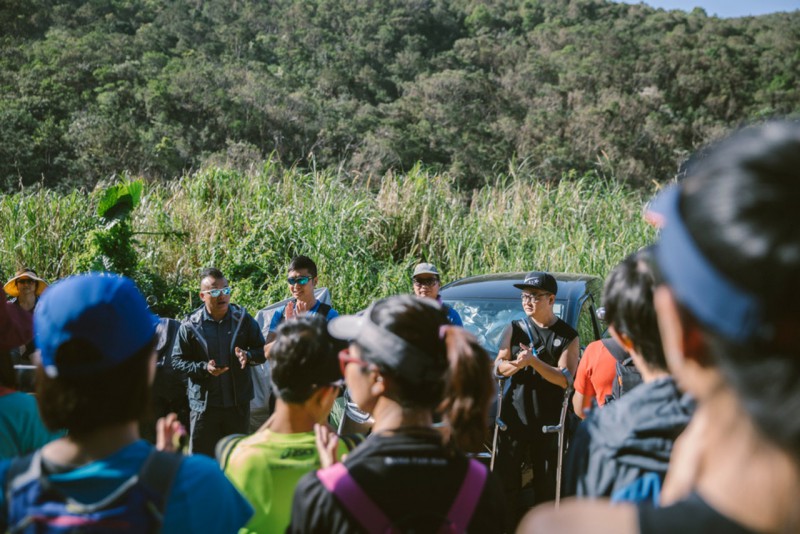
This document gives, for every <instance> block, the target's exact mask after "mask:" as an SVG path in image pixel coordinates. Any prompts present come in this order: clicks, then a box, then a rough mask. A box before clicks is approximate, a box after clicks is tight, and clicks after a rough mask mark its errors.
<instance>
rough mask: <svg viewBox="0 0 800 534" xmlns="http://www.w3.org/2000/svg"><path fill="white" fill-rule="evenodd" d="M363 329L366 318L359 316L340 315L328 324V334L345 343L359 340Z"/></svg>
mask: <svg viewBox="0 0 800 534" xmlns="http://www.w3.org/2000/svg"><path fill="white" fill-rule="evenodd" d="M363 328H364V317H362V316H359V315H340V316H338V317H334V318H333V319H331V320H330V322H328V333H329V334H330V335H331V336H333V337H335V338H336V339H341V340H344V341H350V340H351V339H355V338H357V337H358V334H359V333H360V332H361V330H362V329H363Z"/></svg>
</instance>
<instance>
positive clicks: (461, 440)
mask: <svg viewBox="0 0 800 534" xmlns="http://www.w3.org/2000/svg"><path fill="white" fill-rule="evenodd" d="M439 333H440V336H441V337H442V338H443V339H444V342H445V346H446V347H447V360H448V363H449V366H448V370H447V373H446V374H445V389H444V400H443V401H442V403H441V404H440V405H439V411H440V412H441V413H442V414H443V415H444V419H445V421H447V422H448V423H449V424H450V427H451V428H452V437H453V441H454V442H455V445H457V446H458V447H459V448H460V449H461V450H464V451H470V452H477V451H479V450H481V448H482V447H483V444H484V443H485V440H486V435H487V434H486V433H487V429H488V425H487V421H488V419H489V401H490V399H491V396H492V392H493V388H494V382H493V381H492V371H491V361H490V359H489V355H488V354H487V353H486V351H485V350H484V349H483V347H481V346H480V344H478V341H477V339H475V337H474V336H473V335H472V334H470V333H469V332H467V331H466V330H464V329H463V328H461V327H458V326H450V325H443V326H441V327H440V328H439Z"/></svg>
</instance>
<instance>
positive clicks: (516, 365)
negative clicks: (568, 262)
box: [495, 271, 580, 511]
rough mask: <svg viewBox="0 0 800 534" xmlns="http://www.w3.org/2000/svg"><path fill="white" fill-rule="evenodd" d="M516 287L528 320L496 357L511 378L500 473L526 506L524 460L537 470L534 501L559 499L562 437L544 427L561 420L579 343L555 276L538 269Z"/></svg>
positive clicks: (514, 499) (512, 498) (513, 498)
mask: <svg viewBox="0 0 800 534" xmlns="http://www.w3.org/2000/svg"><path fill="white" fill-rule="evenodd" d="M514 287H516V288H518V289H520V290H522V294H521V295H520V297H521V299H522V309H523V310H524V311H525V318H524V319H522V320H520V321H514V322H512V323H511V324H510V325H509V326H508V327H507V328H506V329H505V331H504V332H503V337H502V340H501V342H500V350H499V351H498V353H497V359H496V360H495V370H496V373H497V375H498V376H502V377H507V378H508V380H509V381H510V383H509V384H508V393H507V394H506V395H504V397H503V405H502V410H501V413H502V414H503V421H505V423H506V424H507V425H508V430H507V431H506V432H503V433H502V434H501V439H500V442H499V444H498V448H497V471H498V473H499V474H500V476H501V479H502V480H503V485H504V486H505V491H506V494H507V496H508V498H509V503H510V506H511V507H512V508H514V507H518V508H524V505H522V503H520V502H518V501H519V500H520V499H519V492H520V485H521V472H522V464H523V463H528V465H531V466H532V468H533V486H534V499H535V502H536V503H539V502H545V501H549V500H552V499H553V498H555V486H556V465H557V457H558V445H557V444H558V439H557V435H556V434H543V433H542V427H543V426H545V425H557V424H559V421H560V415H561V409H562V405H563V399H564V392H565V390H567V389H568V388H570V387H571V386H572V381H573V379H572V377H573V376H574V373H575V370H576V369H577V367H578V354H579V350H580V345H579V341H578V333H577V332H576V331H575V329H573V328H572V327H571V326H569V325H568V324H567V323H566V322H564V321H563V320H561V319H560V318H559V317H558V316H557V315H556V314H555V313H554V312H553V305H554V304H555V301H556V293H557V292H558V282H556V279H555V277H553V275H551V274H550V273H546V272H541V271H533V272H531V273H528V274H527V275H526V276H525V280H524V281H523V282H522V283H521V284H514ZM517 511H522V510H519V509H518V510H517Z"/></svg>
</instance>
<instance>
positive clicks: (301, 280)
mask: <svg viewBox="0 0 800 534" xmlns="http://www.w3.org/2000/svg"><path fill="white" fill-rule="evenodd" d="M286 281H287V282H289V285H290V286H293V285H295V284H296V285H299V286H304V285H306V284H307V283H308V282H310V281H311V277H310V276H290V277H289V278H287V279H286Z"/></svg>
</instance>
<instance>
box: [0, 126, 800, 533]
mask: <svg viewBox="0 0 800 534" xmlns="http://www.w3.org/2000/svg"><path fill="white" fill-rule="evenodd" d="M798 164H800V127H799V126H798V125H796V124H791V123H768V124H766V125H763V126H761V127H756V128H749V129H745V130H743V131H742V132H740V133H738V134H736V135H735V136H733V137H732V138H731V139H729V140H727V141H725V142H722V143H720V144H718V145H717V146H715V147H714V148H713V149H711V150H709V151H706V152H705V153H704V157H703V158H699V159H697V160H696V161H694V162H693V166H692V168H691V169H689V172H688V173H687V176H686V178H685V179H683V180H682V181H681V182H679V183H677V184H675V185H673V186H670V187H668V188H666V189H665V190H664V191H663V192H662V193H660V194H659V196H658V197H657V198H656V199H655V200H654V201H653V202H652V203H651V204H650V205H649V206H648V211H647V217H648V220H650V221H651V222H653V224H656V225H657V226H658V227H659V228H660V234H659V238H658V241H657V243H656V244H655V245H653V246H651V247H648V248H646V249H643V250H640V251H637V252H636V253H634V254H632V255H631V256H629V257H628V258H626V259H625V260H623V261H622V262H621V263H620V264H619V265H618V266H617V267H615V268H614V270H613V271H612V272H611V273H610V275H609V276H608V278H607V280H606V284H605V288H604V305H605V313H606V321H607V323H608V325H609V334H610V336H611V339H613V342H610V341H608V340H603V341H598V342H595V343H593V344H590V345H589V347H587V349H586V350H585V351H584V355H583V357H582V358H581V347H580V344H581V341H580V340H579V339H578V334H577V332H576V331H575V330H574V329H573V328H571V327H570V326H569V325H568V324H566V323H565V322H564V321H563V320H561V319H560V318H559V317H558V316H557V315H556V314H555V313H554V303H555V298H556V295H557V293H558V283H557V280H556V279H555V278H554V277H553V276H552V275H551V274H549V273H547V272H542V271H533V272H531V273H529V274H528V275H527V276H526V277H525V279H524V281H523V282H522V283H520V284H517V285H516V287H517V288H518V289H520V292H521V306H522V309H523V310H524V312H525V317H524V318H523V319H521V320H519V321H514V322H512V323H511V324H509V325H508V327H507V328H506V330H505V332H504V333H503V336H502V341H501V344H500V350H499V352H498V354H496V355H494V354H492V355H489V354H487V353H486V351H485V350H484V349H483V348H482V347H481V346H480V345H479V343H478V342H477V340H476V339H475V338H474V337H473V336H472V335H471V334H470V333H468V332H467V331H466V330H465V329H464V328H462V326H461V320H460V317H458V314H457V312H456V311H455V310H454V309H453V308H451V307H449V306H446V305H444V304H443V303H442V302H441V300H440V299H439V295H438V290H439V287H440V284H441V280H440V276H439V272H438V270H437V269H436V267H435V266H434V265H432V264H429V263H422V264H419V265H418V266H417V267H416V269H415V270H414V272H413V275H412V280H413V287H414V293H415V295H398V296H392V297H387V298H384V299H380V300H378V301H376V302H374V303H373V304H372V305H370V307H369V308H368V309H367V310H365V311H364V312H363V313H361V314H359V315H342V316H340V315H339V314H338V313H337V312H336V311H335V310H334V309H333V308H332V307H331V306H330V305H329V304H327V303H324V302H321V301H320V300H318V299H317V296H316V295H315V291H314V290H315V289H316V284H317V267H316V265H315V264H314V262H313V261H312V260H311V259H310V258H307V257H305V256H298V257H296V258H294V259H293V260H292V262H291V264H290V265H289V268H288V273H287V274H288V276H287V283H288V285H289V288H290V290H291V293H292V298H291V299H290V300H289V301H288V303H287V304H286V305H285V306H281V307H280V308H278V309H276V310H275V311H274V313H273V314H272V316H271V317H268V318H265V317H263V316H260V317H259V320H256V319H254V318H253V317H252V316H251V315H249V314H248V313H247V311H246V310H244V309H243V308H241V307H239V306H236V305H234V304H232V303H231V299H230V297H231V288H230V285H229V284H228V281H227V279H226V278H225V276H224V275H223V273H221V272H220V271H219V270H217V269H213V268H209V269H205V270H204V271H203V272H202V273H201V275H200V280H199V292H200V298H201V300H202V305H201V306H200V307H199V308H198V309H197V310H195V311H194V312H192V313H191V314H189V315H188V316H187V317H186V318H185V319H184V320H183V321H182V322H180V324H179V325H174V326H175V328H174V330H175V331H174V342H170V341H169V339H171V336H170V335H167V334H165V332H166V330H164V326H163V324H164V323H163V321H159V319H158V318H157V317H155V316H154V315H153V314H152V313H151V312H150V310H149V309H148V307H147V303H146V302H145V299H144V298H143V296H142V295H141V294H140V293H139V291H138V290H137V288H136V287H135V285H134V284H133V282H132V281H130V280H129V279H127V278H124V277H120V276H116V275H112V274H108V273H104V274H98V273H92V274H84V275H77V276H72V277H69V278H66V279H64V280H61V281H58V282H56V283H54V284H53V285H52V286H50V287H49V288H47V290H46V291H44V293H42V292H41V291H40V290H39V283H40V282H41V284H44V283H45V282H44V281H43V280H40V279H39V278H38V276H36V275H35V273H33V272H31V271H26V272H28V273H30V274H24V273H18V276H17V277H16V280H12V281H10V282H9V284H10V283H11V282H14V283H13V287H12V286H10V285H9V284H6V289H5V290H6V292H8V293H9V294H11V295H14V293H15V292H16V291H17V288H18V293H19V297H17V298H18V302H19V303H18V302H3V307H2V311H1V312H0V328H2V332H3V338H2V345H1V346H0V357H2V358H3V359H2V360H0V362H2V363H3V365H2V366H0V380H2V383H0V406H1V405H3V403H4V402H6V399H12V397H13V396H14V395H23V394H19V393H15V392H14V387H15V385H14V384H11V383H6V381H9V382H10V381H12V380H13V369H12V371H11V377H8V376H7V375H8V372H7V371H8V369H9V368H10V363H11V358H10V356H9V353H10V351H11V350H25V347H27V346H28V344H29V343H31V340H32V345H31V347H35V349H36V351H37V353H38V358H34V359H35V360H37V361H36V365H37V370H36V379H35V387H36V404H35V405H34V404H33V403H30V402H29V403H28V404H29V406H28V407H27V408H25V409H24V410H23V409H22V408H14V413H15V414H16V413H19V414H20V415H19V418H18V419H19V420H20V421H21V420H22V418H23V416H22V415H21V414H22V413H23V412H25V413H27V414H28V415H26V416H25V417H26V418H27V419H26V421H29V420H31V415H30V413H34V415H36V416H37V417H38V418H39V425H40V426H39V428H38V429H36V430H34V429H33V427H24V428H23V427H22V426H20V425H19V424H17V428H18V429H20V428H22V429H23V430H22V432H23V433H25V434H26V435H27V436H29V437H30V436H36V438H35V439H33V440H30V441H29V442H28V443H26V444H25V446H24V449H22V448H20V450H18V451H16V453H17V454H21V456H16V457H14V458H9V459H7V460H0V481H2V484H3V488H2V489H3V491H2V492H0V529H7V530H14V531H23V532H27V531H30V532H39V531H44V530H46V529H47V528H52V529H55V528H56V527H63V526H70V527H74V528H76V529H81V530H84V531H103V529H108V528H109V527H110V526H111V525H115V526H120V525H122V526H124V527H125V528H127V529H128V530H129V531H137V532H140V531H150V530H158V529H163V530H164V531H181V532H184V531H202V532H233V531H237V530H239V529H242V531H244V532H281V531H288V532H334V531H335V532H386V531H398V532H405V531H439V530H447V531H452V532H509V531H512V530H514V529H515V528H517V529H518V531H521V532H544V531H564V532H574V531H578V530H580V529H591V530H592V531H593V532H605V531H608V532H675V531H678V530H682V531H687V532H708V531H713V532H717V531H719V532H797V531H800V513H799V512H798V511H797V510H798V509H797V506H796V500H797V498H796V495H797V494H798V493H797V490H798V489H800V426H798V424H797V422H796V421H797V419H796V417H794V415H793V413H794V410H793V408H794V407H795V406H797V405H798V402H800V387H798V386H800V354H798V346H800V339H798V335H799V334H800V324H798V321H799V320H800V277H798V276H797V274H798V273H800V224H798V222H800V221H798V218H797V215H796V214H795V206H796V205H797V201H798V200H800V184H798V183H797V182H798V178H797V172H798V171H797V169H798V168H800V167H798ZM20 280H23V281H22V282H20ZM25 280H32V281H33V282H34V283H31V282H28V281H25ZM29 286H30V287H29ZM9 288H11V289H9ZM23 289H25V292H23ZM37 292H38V294H37ZM23 293H24V294H23ZM28 293H30V294H31V295H33V297H34V298H33V304H34V306H32V307H31V309H32V310H33V316H32V317H31V314H30V311H29V310H26V309H23V308H22V306H23V305H27V304H24V302H23V301H25V302H28V303H30V302H31V298H30V296H29V295H28ZM3 300H5V299H3ZM165 339H166V341H164V340H165ZM160 345H164V346H167V348H170V349H171V351H167V352H169V354H168V356H165V358H166V359H167V365H168V367H169V369H171V370H173V371H174V372H175V373H177V376H180V377H182V379H183V380H185V391H186V400H187V401H188V421H187V422H188V426H189V428H188V434H189V451H190V452H191V454H189V455H188V456H184V455H182V454H177V453H175V452H171V451H174V450H175V449H177V448H178V446H177V445H176V443H177V438H178V437H179V436H180V435H181V433H182V432H183V425H181V423H180V421H179V418H178V417H177V416H175V415H174V414H171V415H167V416H165V417H162V418H160V419H159V420H158V422H157V424H156V432H155V436H156V438H155V442H156V443H155V445H154V444H151V443H149V442H148V441H145V440H142V439H140V432H139V422H140V421H141V420H142V419H143V418H144V417H145V415H146V411H147V408H148V406H149V400H150V397H151V395H152V394H153V392H152V387H151V386H152V384H153V381H154V380H155V379H156V376H157V375H158V372H159V371H158V364H159V363H161V364H164V362H163V361H161V362H159V360H158V356H157V352H158V351H157V350H156V349H157V348H159V346H160ZM493 358H494V364H492V361H493V360H492V359H493ZM628 364H630V365H628ZM265 367H266V368H267V372H266V373H260V372H257V371H258V370H263V369H264V368H265ZM628 367H630V368H632V369H633V368H635V371H636V373H637V374H638V378H637V379H636V381H640V382H641V384H639V385H636V386H635V387H633V388H632V389H629V388H628V387H627V386H628V385H629V384H628V382H627V380H628V378H627V375H625V373H626V372H627V371H626V369H628ZM265 377H266V378H265ZM265 379H266V380H268V381H269V388H268V389H269V390H270V392H271V394H272V395H271V396H272V397H273V398H274V404H272V405H270V406H267V407H266V408H265V409H264V411H263V416H264V417H265V420H264V421H263V423H260V424H259V425H258V428H257V429H255V431H251V430H252V425H253V421H252V420H251V419H252V417H251V416H252V415H253V414H252V413H251V401H252V400H253V398H254V390H255V389H257V388H258V387H259V380H261V381H263V380H265ZM498 385H499V388H500V398H499V401H498V403H497V404H498V406H497V410H498V411H499V412H500V414H502V424H503V427H504V428H505V430H504V431H503V432H500V434H499V440H498V441H497V449H496V454H497V463H496V467H495V469H494V471H490V470H489V469H488V466H487V465H486V464H485V463H483V462H481V461H479V460H478V459H477V455H475V454H472V453H475V452H478V451H481V450H483V449H484V447H485V444H486V443H487V431H488V428H489V425H488V423H487V422H488V421H489V420H490V419H489V417H490V415H489V414H490V403H491V399H492V398H493V397H495V393H496V388H497V387H498ZM345 388H346V390H347V397H346V398H347V400H348V402H352V403H353V404H354V405H355V406H357V407H358V409H359V410H360V411H362V412H364V413H366V414H368V415H369V427H370V430H369V434H368V435H367V436H366V437H365V436H363V435H341V436H340V435H337V434H336V432H335V431H334V430H333V429H332V428H331V427H330V426H328V425H327V424H326V423H327V421H328V418H329V415H330V413H331V410H332V408H333V406H334V404H335V403H336V402H337V399H340V398H341V393H342V390H343V389H345ZM573 388H574V390H575V394H574V396H572V397H570V393H571V391H572V389H573ZM23 397H25V398H28V399H30V398H31V397H30V396H26V395H23ZM15 402H16V403H17V404H14V406H21V405H22V404H21V403H22V401H21V400H19V401H17V400H15ZM338 402H341V401H338ZM570 407H571V408H572V409H573V410H574V413H575V416H576V417H575V421H573V424H572V425H567V428H566V429H565V428H564V413H565V411H568V410H569V408H570ZM32 409H33V411H32ZM4 417H7V410H6V409H2V410H0V428H2V430H0V445H2V444H3V441H2V440H3V436H2V434H3V433H4V432H5V433H6V434H8V432H7V431H6V430H5V428H6V427H10V426H12V422H8V423H4V422H3V421H2V420H3V418H4ZM15 417H16V416H15ZM496 419H497V421H498V424H499V422H500V419H499V418H496ZM581 419H582V422H580V424H577V425H576V424H574V423H575V422H576V421H578V420H581ZM17 423H19V421H17ZM25 424H26V425H27V424H29V423H25ZM559 424H561V425H562V426H561V431H562V432H568V434H570V435H571V439H570V446H569V450H568V454H567V460H566V462H565V463H566V466H565V467H564V469H563V470H561V469H560V467H561V466H560V464H561V462H560V461H559V458H558V457H559V455H560V454H559V453H563V452H564V451H563V449H561V445H560V441H559V440H558V439H557V435H556V434H545V433H543V430H542V427H543V426H552V425H559ZM575 427H577V428H575ZM6 456H10V454H6ZM212 458H215V459H212ZM524 467H529V468H530V470H531V473H532V477H533V480H532V484H531V487H532V490H533V496H534V497H533V499H532V500H531V502H526V501H525V499H524V498H523V496H522V495H521V489H522V487H523V484H522V480H521V476H522V472H523V468H524ZM557 481H560V482H561V484H559V483H557ZM557 488H560V489H557ZM557 492H558V493H557ZM571 495H573V496H575V498H571V499H567V500H562V502H561V504H560V506H559V507H557V508H554V507H553V506H552V504H549V501H552V500H553V499H555V498H558V497H562V496H563V497H567V496H571ZM608 499H611V500H613V501H616V502H617V505H616V506H610V505H609V500H608ZM532 503H543V504H542V505H541V506H537V507H536V508H534V509H533V510H530V511H528V510H527V508H528V505H529V504H532Z"/></svg>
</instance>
